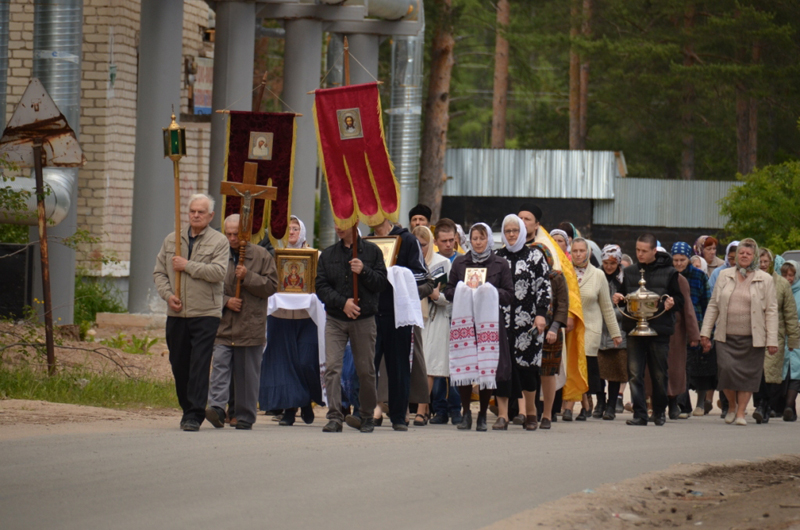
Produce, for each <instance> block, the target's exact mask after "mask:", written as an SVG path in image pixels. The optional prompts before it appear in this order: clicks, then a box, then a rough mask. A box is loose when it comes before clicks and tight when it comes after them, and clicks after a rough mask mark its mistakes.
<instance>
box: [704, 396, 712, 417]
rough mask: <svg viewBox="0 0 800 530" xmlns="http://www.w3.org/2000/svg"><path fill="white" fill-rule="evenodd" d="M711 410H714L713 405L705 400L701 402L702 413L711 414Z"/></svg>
mask: <svg viewBox="0 0 800 530" xmlns="http://www.w3.org/2000/svg"><path fill="white" fill-rule="evenodd" d="M713 408H714V404H713V403H711V402H710V401H709V400H707V399H706V400H704V401H703V412H705V413H706V414H708V413H709V412H711V410H712V409H713Z"/></svg>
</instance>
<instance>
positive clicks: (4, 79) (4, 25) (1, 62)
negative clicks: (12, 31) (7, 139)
mask: <svg viewBox="0 0 800 530" xmlns="http://www.w3.org/2000/svg"><path fill="white" fill-rule="evenodd" d="M10 5H11V2H0V129H5V127H6V93H7V92H8V24H9V22H10V18H9V16H8V13H9V6H10Z"/></svg>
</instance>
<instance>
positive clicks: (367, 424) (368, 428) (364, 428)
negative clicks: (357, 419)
mask: <svg viewBox="0 0 800 530" xmlns="http://www.w3.org/2000/svg"><path fill="white" fill-rule="evenodd" d="M374 430H375V420H374V419H373V418H367V419H365V420H364V421H362V422H361V432H372V431H374Z"/></svg>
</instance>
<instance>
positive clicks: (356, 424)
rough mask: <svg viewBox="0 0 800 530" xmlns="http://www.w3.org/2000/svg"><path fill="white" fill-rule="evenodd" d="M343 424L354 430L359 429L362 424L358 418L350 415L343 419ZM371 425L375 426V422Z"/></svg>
mask: <svg viewBox="0 0 800 530" xmlns="http://www.w3.org/2000/svg"><path fill="white" fill-rule="evenodd" d="M344 422H345V423H346V424H347V426H348V427H352V428H354V429H361V424H362V423H363V422H362V421H361V418H360V417H358V416H353V415H352V414H348V415H347V416H346V417H345V418H344ZM372 424H373V425H375V422H374V421H373V422H372Z"/></svg>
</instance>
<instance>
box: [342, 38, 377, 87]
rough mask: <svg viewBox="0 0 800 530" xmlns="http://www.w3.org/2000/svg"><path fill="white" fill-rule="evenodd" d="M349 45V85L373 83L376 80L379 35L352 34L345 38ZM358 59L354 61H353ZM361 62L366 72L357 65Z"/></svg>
mask: <svg viewBox="0 0 800 530" xmlns="http://www.w3.org/2000/svg"><path fill="white" fill-rule="evenodd" d="M347 42H348V43H349V44H350V56H351V58H350V84H351V85H360V84H362V83H374V82H375V79H377V78H378V47H379V46H380V44H381V38H380V36H379V35H363V34H353V35H348V36H347ZM353 57H355V59H358V61H356V60H355V59H353ZM359 62H361V64H362V65H364V67H366V70H365V69H364V68H362V67H361V65H359V64H358V63H359Z"/></svg>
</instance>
